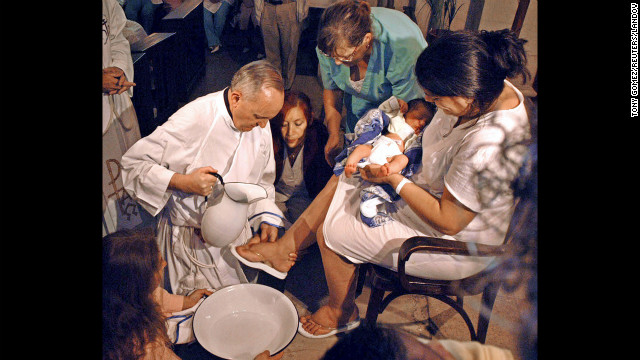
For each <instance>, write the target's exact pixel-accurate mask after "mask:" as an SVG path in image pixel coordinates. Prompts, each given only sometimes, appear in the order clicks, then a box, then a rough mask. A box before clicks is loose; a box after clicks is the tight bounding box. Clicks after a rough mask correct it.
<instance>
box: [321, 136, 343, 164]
mask: <svg viewBox="0 0 640 360" xmlns="http://www.w3.org/2000/svg"><path fill="white" fill-rule="evenodd" d="M341 150H342V147H341V146H340V132H338V133H332V134H330V135H329V139H327V144H326V145H325V146H324V159H325V160H326V161H327V163H328V164H329V165H330V166H334V165H335V164H336V160H335V158H336V156H338V154H339V153H340V151H341Z"/></svg>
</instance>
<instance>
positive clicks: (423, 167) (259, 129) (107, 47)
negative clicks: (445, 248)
mask: <svg viewBox="0 0 640 360" xmlns="http://www.w3.org/2000/svg"><path fill="white" fill-rule="evenodd" d="M240 1H241V2H240V4H237V3H236V2H235V1H234V0H218V1H212V0H204V2H203V6H204V8H205V11H204V17H205V18H204V24H205V31H206V38H207V45H208V47H209V49H210V52H212V53H215V52H217V51H219V49H220V46H221V41H220V37H221V34H222V29H223V27H224V23H225V22H226V21H228V19H227V17H228V14H229V13H230V10H231V9H232V8H234V4H235V5H236V7H235V8H237V9H239V10H240V9H243V8H244V10H242V11H244V13H240V12H239V13H238V14H240V15H241V14H244V15H243V16H244V17H242V19H244V20H242V21H244V23H243V25H241V26H242V30H243V31H245V30H247V29H248V27H249V19H250V18H251V19H252V21H251V22H252V23H253V25H256V27H258V28H260V31H261V33H262V35H263V39H264V50H265V54H266V58H265V59H263V60H256V61H252V62H250V63H248V64H245V65H244V66H242V67H241V68H240V69H239V70H238V71H237V72H236V73H235V74H234V76H233V78H232V79H231V82H230V83H229V84H228V86H227V87H225V88H224V89H221V90H219V91H216V92H213V93H210V94H207V95H204V96H202V97H199V98H197V99H195V100H193V101H191V102H189V103H187V104H186V105H184V106H183V107H182V108H180V109H179V110H178V111H176V112H175V113H174V114H173V115H171V116H170V117H169V119H168V120H167V121H166V122H165V123H164V124H162V125H160V126H158V127H157V128H156V129H155V131H153V132H152V133H151V134H150V135H148V136H146V137H142V138H140V135H139V132H138V133H137V136H136V134H133V135H132V136H130V137H132V139H131V140H130V141H129V142H128V143H125V144H123V145H120V144H118V146H117V147H118V149H119V153H118V154H116V155H114V157H115V158H117V161H118V167H119V174H121V179H120V180H119V181H120V183H119V184H120V186H121V188H122V189H124V190H123V191H124V192H125V194H126V196H123V197H122V198H123V199H128V201H130V202H131V203H132V204H133V205H134V206H135V207H137V209H139V211H140V212H146V213H148V215H149V216H150V217H152V218H153V219H154V222H153V229H151V230H150V229H149V228H148V227H144V228H143V227H142V226H141V224H140V222H139V221H138V222H128V223H127V222H123V221H121V218H122V215H119V216H117V215H118V214H119V213H118V214H116V215H109V214H107V215H105V216H104V217H103V219H107V218H109V217H110V220H109V219H108V220H105V222H106V223H109V224H110V226H108V227H107V231H106V232H107V233H108V234H106V235H105V236H104V238H103V338H104V339H103V347H104V349H103V353H104V356H103V358H105V359H130V358H131V359H133V358H142V359H173V358H178V356H177V355H176V354H175V353H174V352H173V350H172V344H171V342H170V341H169V340H168V337H167V329H166V325H165V324H164V319H166V318H167V316H169V315H170V314H171V313H172V312H175V311H180V310H183V309H186V308H189V307H191V306H193V305H194V304H196V303H197V302H198V301H199V300H200V299H201V298H202V297H203V296H206V295H209V294H211V291H215V290H217V289H220V288H223V287H225V286H229V285H233V284H238V283H247V282H255V281H256V280H255V279H256V275H257V274H258V272H257V271H256V270H261V271H263V272H265V273H267V274H270V275H273V276H276V277H278V278H280V279H286V277H287V275H288V272H289V270H290V269H291V267H292V266H295V264H296V262H298V261H301V257H300V253H301V252H303V251H304V250H305V249H307V248H309V247H310V246H312V245H314V246H315V244H317V246H318V248H319V250H320V254H321V257H322V264H323V268H324V274H325V277H326V283H327V286H328V291H329V297H328V302H327V303H326V304H325V305H324V306H322V307H320V308H319V309H318V310H317V311H315V312H314V313H312V314H308V315H304V316H301V317H300V323H299V329H298V332H299V334H301V335H302V336H305V337H308V338H325V337H328V336H334V335H336V334H338V333H341V332H347V333H348V337H344V338H342V339H341V341H340V342H339V343H338V344H336V346H335V348H334V349H331V350H329V351H328V352H327V354H326V355H325V358H326V359H341V358H346V357H345V356H347V355H344V354H345V353H346V352H345V350H341V349H346V348H353V347H354V346H356V345H354V344H366V343H367V341H368V342H371V343H376V344H380V345H381V346H380V347H379V349H378V350H380V351H382V350H383V349H389V354H391V355H388V357H383V356H382V355H381V354H378V355H375V356H379V358H384V359H387V358H388V359H413V358H421V359H424V358H436V357H437V358H458V357H454V356H453V355H452V354H457V355H459V356H466V355H460V354H471V353H474V352H475V353H477V354H479V353H483V354H492V355H491V356H494V358H496V357H495V356H498V357H499V358H504V359H509V358H512V357H510V353H509V351H508V350H504V349H499V348H496V347H491V346H490V345H479V344H458V343H456V342H455V341H453V342H451V343H448V342H446V341H443V342H442V343H440V342H435V341H434V342H431V343H429V344H424V343H420V342H416V340H415V339H412V338H411V336H409V335H407V334H403V333H397V332H395V331H394V330H389V329H380V328H370V327H365V326H361V319H360V314H359V313H358V308H357V306H356V304H355V291H356V281H355V279H356V278H357V277H358V270H359V264H363V263H372V264H376V265H379V266H383V267H386V268H389V269H392V270H397V256H398V249H399V247H400V245H401V244H402V242H403V241H404V240H405V239H407V238H410V237H412V236H432V237H440V238H447V239H452V240H456V241H461V242H467V243H479V244H491V245H496V244H501V243H502V242H503V241H504V239H505V236H506V235H507V229H508V228H509V225H510V224H511V223H512V221H513V219H514V218H516V217H518V216H523V215H522V214H521V213H519V212H518V211H517V209H516V207H515V201H514V199H515V198H516V197H517V198H520V199H521V201H520V204H523V203H524V204H532V203H534V204H535V201H536V199H535V197H532V195H531V186H529V187H526V186H525V187H524V189H527V191H529V192H524V193H523V192H522V191H521V192H518V191H517V187H516V186H514V184H516V183H518V182H519V184H523V183H524V184H529V183H531V181H535V171H534V173H533V174H532V172H531V169H530V167H531V157H532V150H531V146H530V144H531V143H532V142H535V131H534V130H535V129H532V125H531V120H530V119H529V117H528V112H527V109H526V108H525V98H524V96H523V95H522V93H521V92H520V91H519V90H518V89H517V88H516V87H515V86H514V85H513V84H512V83H511V82H510V81H509V79H512V78H514V77H518V76H522V77H523V78H524V79H525V80H526V79H527V78H528V76H529V73H528V71H527V68H526V64H527V57H526V53H525V50H524V47H523V45H524V43H525V42H526V40H524V39H520V38H518V37H517V36H516V35H515V34H514V33H513V32H511V31H509V30H499V31H452V32H449V33H446V34H444V35H442V36H440V37H438V38H437V39H436V40H435V41H433V42H432V43H429V44H427V42H426V41H425V38H424V36H423V34H422V32H421V30H420V28H419V27H418V26H417V25H416V24H415V23H414V22H413V21H412V20H410V19H409V17H407V16H406V15H405V14H403V13H402V12H400V11H397V10H393V9H387V8H378V7H371V6H370V5H369V3H368V2H366V1H362V0H340V1H336V2H334V3H332V4H331V5H330V6H328V7H327V8H326V9H325V10H324V12H323V13H322V16H321V18H320V22H319V28H318V37H317V48H316V55H317V57H318V64H319V65H318V66H319V73H320V74H321V79H322V86H323V90H322V94H305V93H303V92H300V91H295V90H293V89H292V84H293V79H294V77H295V72H296V70H295V69H296V64H295V58H296V53H297V46H298V42H299V39H300V33H301V29H302V22H303V20H304V19H305V18H306V16H307V13H308V4H307V3H306V0H253V1H246V0H240ZM162 2H163V1H152V0H146V1H144V0H143V1H132V0H125V1H124V3H123V4H118V3H117V2H116V0H103V43H104V44H103V149H105V150H109V148H110V147H113V146H114V142H113V141H115V140H109V139H110V138H109V137H106V136H108V134H109V131H116V132H117V133H122V132H123V131H125V130H129V129H130V128H131V127H136V126H131V125H130V124H134V125H137V121H136V120H135V111H132V106H131V105H130V99H129V98H130V96H131V92H132V91H133V88H134V87H135V82H134V78H133V76H134V74H133V73H132V64H131V55H130V54H129V55H128V56H127V54H126V53H127V52H128V51H129V49H128V44H127V43H126V39H124V37H123V36H122V29H123V26H124V25H123V24H124V22H125V20H126V19H125V17H126V18H129V19H132V18H133V17H134V16H135V17H136V19H139V20H137V21H140V22H141V25H142V26H143V27H144V28H145V30H147V28H151V26H152V25H149V23H148V22H147V21H148V20H146V19H148V18H147V17H146V16H148V13H149V12H153V9H154V6H159V4H161V3H162ZM166 4H167V2H165V5H166ZM240 5H241V6H240ZM245 5H246V6H245ZM149 9H151V10H149ZM145 14H146V15H145ZM134 21H135V20H134ZM294 25H295V26H294ZM123 40H124V41H123ZM105 52H106V53H107V54H108V55H105V54H104V53H105ZM313 95H315V96H320V95H321V97H322V105H323V109H322V111H320V109H313V108H312V105H311V100H310V96H313ZM127 101H128V102H127ZM105 109H106V110H105ZM319 114H322V117H319ZM343 114H345V116H344V118H343ZM132 116H133V118H132ZM127 119H131V120H127ZM127 121H128V122H127ZM128 124H129V125H128ZM105 134H106V135H105ZM111 137H113V138H115V137H116V136H115V135H114V136H111ZM105 139H106V140H105ZM107 140H108V141H107ZM533 155H535V154H533ZM534 157H535V156H534ZM527 164H528V166H529V172H526V174H525V175H526V176H525V175H523V170H522V169H523V167H526V166H527ZM532 177H533V178H534V179H533V180H531V179H532ZM220 179H224V182H223V181H221V180H220ZM228 182H241V183H251V184H258V185H260V186H261V187H262V188H264V189H265V191H266V197H264V198H261V199H259V200H257V201H252V202H250V203H249V204H248V206H247V207H246V209H247V210H246V212H242V213H238V214H237V215H236V214H233V216H238V217H240V218H241V219H242V222H244V227H243V228H242V230H241V232H240V235H238V236H237V238H235V240H233V241H232V242H231V243H230V244H229V245H227V246H223V247H217V246H212V245H211V244H210V243H208V242H207V241H206V240H205V239H204V238H203V235H202V231H201V227H202V221H203V216H204V214H205V212H206V211H207V209H209V208H216V207H217V208H218V211H219V212H224V211H227V212H230V211H232V210H230V209H224V208H223V207H224V206H225V205H224V202H223V201H222V199H223V198H224V197H225V188H224V183H228ZM103 183H104V180H103ZM103 188H105V185H104V184H103ZM521 188H522V187H521ZM371 194H373V195H375V198H376V199H377V198H384V199H388V200H387V201H382V200H376V201H374V202H372V197H371V196H370V195H371ZM365 195H367V196H365ZM522 199H526V201H522ZM374 200H375V199H374ZM534 206H535V205H534ZM104 207H105V208H108V206H107V205H105V206H104ZM514 210H516V211H515V212H514ZM115 213H117V212H115ZM380 218H384V221H380V220H376V219H380ZM143 225H144V224H143ZM523 243H526V244H527V245H530V244H531V242H523ZM515 256H516V255H514V257H515ZM493 260H494V259H493V258H486V257H474V256H471V257H457V256H450V255H442V254H432V253H426V252H420V253H416V254H414V255H413V256H412V257H411V259H410V260H409V261H408V262H407V265H406V272H407V274H409V275H413V276H423V277H425V276H427V277H429V278H431V279H442V280H456V279H461V278H464V277H467V276H470V275H473V274H476V273H478V272H480V271H482V270H483V269H485V268H487V267H488V266H493V265H495V264H493V263H492V261H493ZM382 345H384V346H382ZM387 345H388V346H387ZM477 346H480V348H479V349H480V350H478V348H477ZM529 350H530V349H529ZM362 351H367V350H366V349H365V348H363V350H362ZM341 354H343V355H341ZM428 354H432V355H428ZM433 354H435V355H436V356H435V357H434V355H433ZM282 355H283V352H280V353H279V354H277V355H275V357H272V358H280V357H282ZM363 356H369V357H368V358H371V356H374V355H372V354H369V355H364V353H363ZM429 356H431V357H429ZM468 356H471V355H468ZM476 356H477V355H476ZM487 356H488V355H487ZM269 357H270V354H268V352H265V353H262V354H259V355H257V357H256V359H263V358H264V359H266V358H269ZM463 358H467V357H463ZM468 358H471V357H468ZM474 358H475V357H474Z"/></svg>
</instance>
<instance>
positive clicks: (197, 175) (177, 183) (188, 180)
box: [169, 166, 218, 196]
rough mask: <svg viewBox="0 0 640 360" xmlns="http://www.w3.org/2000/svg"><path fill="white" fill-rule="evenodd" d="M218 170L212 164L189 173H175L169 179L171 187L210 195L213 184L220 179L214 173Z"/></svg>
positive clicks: (191, 192)
mask: <svg viewBox="0 0 640 360" xmlns="http://www.w3.org/2000/svg"><path fill="white" fill-rule="evenodd" d="M217 172H218V170H216V169H214V168H212V167H211V166H204V167H201V168H197V169H195V170H193V171H192V172H191V173H190V174H187V175H184V174H179V173H175V174H173V176H172V177H171V180H169V189H173V190H180V191H183V192H186V193H189V194H197V195H202V196H209V195H210V194H211V192H212V191H213V189H212V186H213V185H215V183H216V182H217V181H218V179H217V178H216V177H215V176H213V175H212V174H214V173H217Z"/></svg>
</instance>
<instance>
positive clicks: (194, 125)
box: [122, 60, 284, 295]
mask: <svg viewBox="0 0 640 360" xmlns="http://www.w3.org/2000/svg"><path fill="white" fill-rule="evenodd" d="M283 102H284V85H283V81H282V76H281V75H280V72H279V71H278V70H276V68H275V67H273V65H271V64H270V63H268V62H267V61H265V60H261V61H254V62H252V63H249V64H247V65H245V66H243V67H242V68H241V69H240V70H238V72H236V74H235V75H234V76H233V78H232V80H231V85H230V86H229V87H228V88H225V89H224V90H221V91H218V92H215V93H211V94H208V95H205V96H202V97H200V98H197V99H195V100H193V101H192V102H190V103H188V104H187V105H185V106H184V107H182V108H181V109H179V110H178V111H177V112H176V113H174V114H173V115H172V116H171V117H169V119H168V120H167V122H166V123H164V124H163V125H161V126H159V127H158V128H157V129H156V130H155V131H154V132H153V133H151V134H150V135H149V136H147V137H144V138H142V139H140V140H139V141H138V142H136V143H135V144H134V145H133V146H132V147H131V148H130V149H129V150H128V151H127V152H126V153H125V154H124V155H123V156H122V166H123V171H122V172H123V179H124V187H125V189H126V190H127V192H129V194H130V195H131V197H133V198H134V199H136V200H137V201H138V203H139V204H140V205H141V206H142V207H143V208H145V209H146V210H147V211H149V213H151V214H152V215H154V216H156V215H159V217H158V245H159V247H160V251H161V253H162V254H163V256H164V257H165V260H166V262H167V273H168V277H169V279H168V280H169V283H170V287H171V291H172V292H173V293H174V294H182V295H184V294H186V293H188V292H189V291H191V290H193V289H198V288H213V289H218V288H220V287H224V286H227V285H232V284H238V283H241V282H247V277H246V276H245V274H244V272H243V270H242V267H241V266H240V264H239V263H238V261H237V260H236V259H235V257H233V255H232V254H231V253H230V252H229V249H230V246H238V245H242V244H245V243H247V242H248V241H249V240H251V241H275V240H276V237H277V232H278V228H282V227H283V225H284V222H283V218H284V217H283V215H282V212H281V211H280V210H279V209H278V207H277V206H276V204H275V201H274V200H275V192H274V187H273V182H274V179H275V162H274V157H273V146H272V140H271V129H270V127H269V126H267V125H268V122H269V119H271V118H272V117H274V116H275V115H276V114H277V113H278V112H279V111H280V108H281V107H282V104H283ZM213 173H218V174H219V175H221V176H222V178H223V179H224V182H225V183H226V182H233V181H238V182H247V183H254V184H259V185H261V186H262V187H264V188H265V189H266V190H267V195H268V196H267V198H266V199H263V200H260V201H257V202H255V203H252V204H250V205H249V210H248V214H247V222H246V223H245V226H244V229H243V231H242V233H241V234H240V236H238V238H236V239H235V240H234V241H233V242H232V243H231V244H230V246H226V247H223V248H217V247H214V246H211V245H209V244H207V243H206V242H205V241H204V240H203V238H202V235H201V232H200V223H201V219H202V216H203V214H204V211H205V210H206V208H207V204H208V203H207V201H206V197H214V198H215V197H217V196H222V193H223V191H222V187H221V185H220V184H217V178H216V177H215V176H214V175H213ZM213 203H214V204H215V201H214V202H213ZM213 206H215V205H213ZM165 283H166V279H165Z"/></svg>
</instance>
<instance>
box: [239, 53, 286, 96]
mask: <svg viewBox="0 0 640 360" xmlns="http://www.w3.org/2000/svg"><path fill="white" fill-rule="evenodd" d="M268 88H273V89H275V90H277V91H280V92H284V81H283V80H282V75H281V74H280V71H279V70H278V69H276V67H275V66H273V65H272V64H271V63H270V62H268V61H267V60H258V61H253V62H250V63H248V64H246V65H244V66H243V67H241V68H240V70H238V71H237V72H236V73H235V74H234V75H233V78H232V79H231V86H230V87H229V90H230V91H239V92H241V93H242V94H243V95H244V96H246V97H247V98H248V99H249V100H252V99H255V97H256V95H258V92H259V91H262V90H264V89H268Z"/></svg>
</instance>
